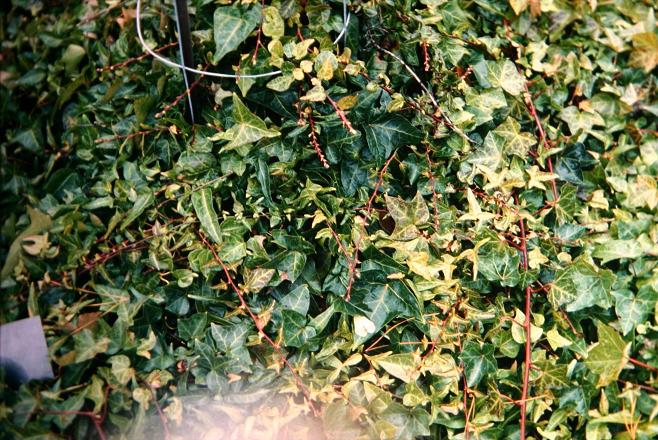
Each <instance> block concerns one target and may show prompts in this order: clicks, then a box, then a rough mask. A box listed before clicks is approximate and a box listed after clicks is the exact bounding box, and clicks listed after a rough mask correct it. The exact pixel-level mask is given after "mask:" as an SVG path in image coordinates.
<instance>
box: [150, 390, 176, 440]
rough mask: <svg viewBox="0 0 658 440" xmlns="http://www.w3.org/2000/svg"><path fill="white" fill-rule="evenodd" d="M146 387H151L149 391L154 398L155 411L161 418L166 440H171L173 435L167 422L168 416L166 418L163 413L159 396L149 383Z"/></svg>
mask: <svg viewBox="0 0 658 440" xmlns="http://www.w3.org/2000/svg"><path fill="white" fill-rule="evenodd" d="M146 385H147V386H148V387H149V390H150V391H151V396H153V404H154V405H155V409H156V410H157V411H158V416H159V417H160V421H161V422H162V430H163V433H164V440H169V439H171V433H170V432H169V423H168V422H167V416H165V414H164V412H162V408H161V407H160V403H159V402H158V395H157V394H156V392H155V390H154V389H153V386H152V385H151V384H149V383H147V384H146Z"/></svg>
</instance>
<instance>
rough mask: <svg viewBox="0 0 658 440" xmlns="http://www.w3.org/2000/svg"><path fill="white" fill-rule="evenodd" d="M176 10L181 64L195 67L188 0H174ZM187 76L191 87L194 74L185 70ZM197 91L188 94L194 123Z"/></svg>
mask: <svg viewBox="0 0 658 440" xmlns="http://www.w3.org/2000/svg"><path fill="white" fill-rule="evenodd" d="M174 7H175V11H176V27H177V31H178V48H179V49H180V54H181V64H183V65H184V66H186V67H192V68H193V67H194V57H193V56H192V34H191V32H190V15H189V13H188V12H187V0H174ZM183 76H184V78H185V87H186V89H189V88H190V87H191V86H192V84H194V76H195V75H194V74H193V73H192V72H188V71H187V70H184V71H183ZM195 96H196V93H194V92H193V91H191V92H190V93H188V94H187V100H186V101H187V112H186V119H187V120H188V122H190V123H192V124H194V122H195V116H196V113H195V110H196V108H195V102H196V99H195Z"/></svg>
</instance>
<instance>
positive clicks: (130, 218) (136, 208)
mask: <svg viewBox="0 0 658 440" xmlns="http://www.w3.org/2000/svg"><path fill="white" fill-rule="evenodd" d="M153 202H155V197H154V196H153V191H151V190H145V191H142V192H141V193H140V194H139V195H138V196H137V199H136V200H135V204H134V205H133V207H132V208H130V210H129V211H128V212H127V213H126V218H125V219H124V220H123V222H122V223H121V227H120V228H119V229H121V230H122V231H123V230H124V229H126V228H127V227H128V226H130V224H131V223H132V222H134V221H135V220H136V219H137V218H138V217H139V216H140V215H142V213H143V212H144V211H145V210H146V208H148V207H149V206H151V205H152V204H153Z"/></svg>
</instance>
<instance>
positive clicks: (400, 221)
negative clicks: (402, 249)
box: [384, 193, 430, 240]
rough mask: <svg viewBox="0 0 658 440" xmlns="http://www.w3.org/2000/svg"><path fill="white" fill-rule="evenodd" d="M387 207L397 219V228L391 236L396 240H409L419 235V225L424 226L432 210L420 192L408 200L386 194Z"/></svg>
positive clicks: (394, 218)
mask: <svg viewBox="0 0 658 440" xmlns="http://www.w3.org/2000/svg"><path fill="white" fill-rule="evenodd" d="M384 199H385V200H386V208H387V209H388V213H389V215H390V216H391V217H392V218H393V220H394V221H395V230H394V231H393V234H392V235H391V238H393V239H396V240H409V239H412V238H415V237H417V236H418V228H417V226H422V225H424V224H426V223H427V222H428V221H429V218H430V211H429V209H428V208H427V204H426V203H425V199H423V197H422V195H421V194H420V193H416V196H415V197H414V198H413V199H412V200H411V201H410V202H407V201H405V200H402V199H400V198H398V197H390V196H389V195H388V194H386V195H384Z"/></svg>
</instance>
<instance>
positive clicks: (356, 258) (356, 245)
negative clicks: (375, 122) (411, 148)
mask: <svg viewBox="0 0 658 440" xmlns="http://www.w3.org/2000/svg"><path fill="white" fill-rule="evenodd" d="M396 154H397V150H396V151H394V152H393V154H391V157H389V158H388V160H387V161H386V163H384V166H383V167H382V169H381V170H380V171H379V178H378V179H377V183H376V184H375V189H374V191H373V192H372V195H371V196H370V198H369V199H368V203H367V204H366V220H365V223H364V227H365V226H367V225H368V219H370V213H371V212H372V202H373V201H374V200H375V197H377V193H378V192H379V187H380V186H382V182H383V181H384V175H385V174H386V170H387V169H388V166H389V165H390V164H391V162H392V161H393V159H395V156H396ZM361 239H362V236H361V235H359V238H358V240H356V241H355V242H354V257H353V258H352V262H351V263H350V266H349V275H348V276H349V278H348V280H347V289H346V291H345V301H347V302H349V301H350V294H351V292H352V286H353V285H354V278H355V277H356V266H357V264H359V245H360V244H361Z"/></svg>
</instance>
